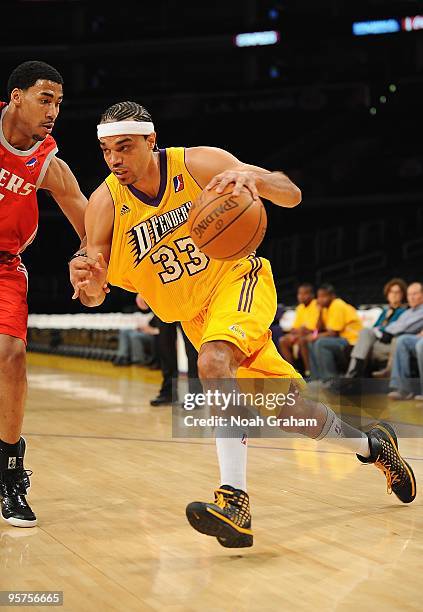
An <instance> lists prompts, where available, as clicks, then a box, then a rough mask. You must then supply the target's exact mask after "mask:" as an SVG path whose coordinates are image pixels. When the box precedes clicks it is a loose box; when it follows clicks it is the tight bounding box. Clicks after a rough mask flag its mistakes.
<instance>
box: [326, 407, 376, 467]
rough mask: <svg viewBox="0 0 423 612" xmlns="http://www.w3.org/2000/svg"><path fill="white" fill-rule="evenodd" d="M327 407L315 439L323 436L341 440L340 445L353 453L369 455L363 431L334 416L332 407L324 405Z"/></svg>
mask: <svg viewBox="0 0 423 612" xmlns="http://www.w3.org/2000/svg"><path fill="white" fill-rule="evenodd" d="M325 408H326V409H327V411H328V412H327V419H326V423H325V424H324V426H323V429H322V431H321V432H320V434H319V435H318V436H317V438H315V439H316V440H323V438H330V439H331V440H333V441H334V442H337V443H338V444H339V442H341V441H342V445H343V446H344V447H346V448H348V449H350V450H352V451H353V452H354V453H357V454H358V455H361V456H362V457H369V456H370V447H369V439H368V437H367V436H366V434H365V433H363V432H362V431H360V430H359V429H356V428H355V427H352V426H351V425H349V424H348V423H345V421H341V419H340V418H339V417H338V416H336V414H335V413H334V411H333V410H332V408H329V407H328V406H326V405H325Z"/></svg>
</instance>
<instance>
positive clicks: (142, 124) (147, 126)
mask: <svg viewBox="0 0 423 612" xmlns="http://www.w3.org/2000/svg"><path fill="white" fill-rule="evenodd" d="M152 132H154V124H153V123H151V121H113V123H100V124H99V125H98V126H97V137H98V138H103V137H104V136H120V135H121V134H141V136H148V135H149V134H151V133H152Z"/></svg>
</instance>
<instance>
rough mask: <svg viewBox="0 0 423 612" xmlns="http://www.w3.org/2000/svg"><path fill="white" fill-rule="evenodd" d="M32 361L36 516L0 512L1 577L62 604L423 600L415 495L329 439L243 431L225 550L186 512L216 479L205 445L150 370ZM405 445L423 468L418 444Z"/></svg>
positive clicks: (188, 607) (135, 606)
mask: <svg viewBox="0 0 423 612" xmlns="http://www.w3.org/2000/svg"><path fill="white" fill-rule="evenodd" d="M29 362H30V367H29V383H30V390H29V396H28V404H27V413H26V419H25V426H24V431H25V435H26V438H27V442H28V449H29V450H28V454H27V466H28V467H31V469H33V471H34V476H33V480H32V484H33V488H32V491H31V494H30V501H31V502H32V505H33V507H34V509H35V511H36V512H37V514H38V518H39V526H38V527H36V528H34V529H17V528H14V527H10V526H9V525H7V524H6V523H4V522H1V525H0V590H14V589H19V590H38V591H39V590H61V591H64V607H63V608H61V609H64V610H69V611H72V612H79V611H85V610H86V611H90V612H91V611H95V610H105V611H109V610H110V611H112V610H118V611H125V612H126V611H138V610H140V611H144V610H148V611H150V610H151V611H158V610H166V611H167V610H169V611H171V612H190V611H196V612H197V611H200V610H201V611H203V610H205V611H213V612H215V611H225V612H226V611H231V612H241V611H242V612H243V611H251V612H256V611H257V612H258V611H260V612H264V611H279V610H307V611H308V610H310V611H311V610H313V611H314V610H324V611H326V610H337V611H338V610H342V611H351V612H352V611H356V610H358V609H360V610H373V609H378V610H384V611H386V610H418V609H419V610H420V609H421V608H422V596H421V576H422V570H423V512H422V498H421V497H420V498H417V500H416V501H415V502H414V503H413V504H411V505H410V506H405V505H402V504H400V503H399V502H397V500H396V498H395V497H394V496H388V495H386V488H385V479H384V478H383V476H382V475H381V474H380V473H379V472H378V471H377V470H376V469H374V468H373V467H372V466H362V465H360V464H359V463H358V461H357V460H356V459H355V457H354V456H351V454H349V453H347V452H344V450H343V449H342V448H337V447H334V446H333V445H329V444H327V443H326V444H323V443H320V444H317V443H314V442H311V441H308V440H287V439H275V438H273V439H271V440H252V441H251V443H250V447H249V491H250V495H251V498H252V508H253V527H254V532H255V545H254V547H253V548H250V549H241V550H227V549H224V548H222V547H220V546H219V544H218V543H217V542H216V540H214V539H212V538H208V537H206V536H202V535H200V534H199V533H197V532H195V531H194V530H192V528H191V527H190V526H189V524H188V523H187V521H186V519H185V514H184V511H185V505H186V504H187V503H188V502H190V501H193V500H195V499H200V500H202V499H206V500H208V499H209V498H211V496H212V495H211V494H212V490H213V488H214V487H215V485H216V484H218V470H217V462H216V456H215V448H214V443H213V441H212V440H190V441H184V440H177V439H172V438H171V418H170V417H171V415H170V408H168V407H160V408H154V409H152V408H150V406H149V403H148V400H149V398H151V397H152V396H153V395H155V393H156V391H157V388H158V384H159V376H158V374H157V373H155V372H153V373H152V372H148V371H143V370H141V369H139V368H124V369H119V370H118V369H113V366H111V365H110V364H104V363H95V362H88V361H82V360H76V359H70V358H57V357H54V358H53V357H46V356H40V355H39V356H37V355H29ZM401 449H402V451H403V454H404V455H405V456H406V457H409V458H410V462H411V463H412V465H413V467H414V469H415V472H416V476H417V478H418V479H419V478H420V479H421V477H422V474H423V444H422V441H421V440H420V439H416V438H415V439H407V440H403V441H401ZM36 609H40V610H41V608H36ZM43 609H44V608H43Z"/></svg>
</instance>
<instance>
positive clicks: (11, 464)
mask: <svg viewBox="0 0 423 612" xmlns="http://www.w3.org/2000/svg"><path fill="white" fill-rule="evenodd" d="M7 468H8V469H9V470H14V469H15V468H16V457H9V463H8V465H7Z"/></svg>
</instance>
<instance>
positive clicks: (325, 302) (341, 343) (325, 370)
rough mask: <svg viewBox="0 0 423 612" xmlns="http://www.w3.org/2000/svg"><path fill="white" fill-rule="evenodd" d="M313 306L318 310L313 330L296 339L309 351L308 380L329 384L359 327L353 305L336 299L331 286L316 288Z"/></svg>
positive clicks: (339, 367) (337, 371)
mask: <svg viewBox="0 0 423 612" xmlns="http://www.w3.org/2000/svg"><path fill="white" fill-rule="evenodd" d="M317 304H318V306H319V307H320V316H319V320H318V322H317V328H316V330H315V331H314V332H313V333H312V334H308V335H306V336H303V337H302V338H300V345H302V348H303V350H308V351H309V355H310V370H311V378H312V379H313V380H321V381H323V382H325V383H326V382H327V383H329V381H331V380H333V379H334V378H337V377H338V376H339V373H340V372H341V371H342V370H343V368H345V365H346V362H347V359H348V357H347V355H348V354H349V351H350V349H351V348H352V347H353V346H354V344H355V343H356V341H357V338H358V334H359V332H360V330H361V327H362V324H361V321H360V318H359V316H358V313H357V311H356V309H355V308H354V306H351V304H347V303H346V302H344V300H341V299H340V298H338V297H336V293H335V289H334V288H333V286H332V285H327V284H324V285H321V286H320V287H319V289H318V291H317Z"/></svg>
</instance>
